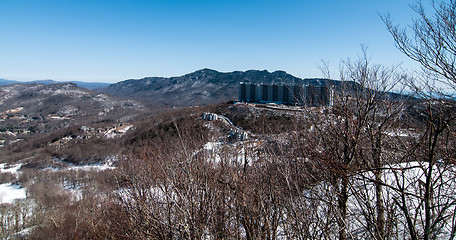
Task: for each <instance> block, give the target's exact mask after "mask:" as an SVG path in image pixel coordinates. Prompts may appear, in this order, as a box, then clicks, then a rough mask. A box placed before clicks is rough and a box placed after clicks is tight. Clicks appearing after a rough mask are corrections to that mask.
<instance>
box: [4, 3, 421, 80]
mask: <svg viewBox="0 0 456 240" xmlns="http://www.w3.org/2000/svg"><path fill="white" fill-rule="evenodd" d="M411 3H413V1H407V0H368V1H366V0H346V1H337V0H322V1H307V0H282V1H279V0H263V1H259V0H193V1H190V0H160V1H159V0H149V1H146V0H77V1H76V0H74V1H70V0H0V78H5V79H12V80H36V79H54V80H62V81H68V80H81V81H104V82H117V81H122V80H125V79H130V78H142V77H146V76H180V75H183V74H186V73H189V72H193V71H195V70H198V69H202V68H212V69H215V70H218V71H223V72H228V71H235V70H242V71H244V70H249V69H259V70H263V69H266V70H268V71H275V70H284V71H287V72H288V73H290V74H293V75H295V76H297V77H301V78H311V77H322V74H321V71H320V70H319V68H318V67H317V66H318V65H319V64H320V63H321V61H322V60H324V61H329V63H330V66H331V70H332V71H333V73H334V74H333V75H335V74H336V73H337V70H338V65H339V62H340V60H341V59H346V58H356V57H357V56H358V55H359V54H360V53H361V44H364V45H367V46H368V54H369V55H370V56H371V57H372V62H373V63H379V64H385V65H388V66H390V65H393V64H399V63H402V67H403V68H405V69H409V70H413V69H417V68H418V66H417V64H415V63H413V62H412V61H411V60H409V59H407V58H406V57H405V56H403V55H402V54H401V53H400V52H399V51H398V50H397V49H396V48H395V47H394V42H393V40H392V38H391V36H390V35H389V33H388V32H387V30H386V27H385V26H384V24H383V22H382V21H381V19H380V17H379V14H383V13H386V12H389V13H390V14H391V16H392V18H393V19H394V20H395V22H396V23H398V24H401V25H407V24H410V23H411V20H412V17H414V14H413V12H412V10H411V9H410V7H409V4H411ZM334 78H337V77H334Z"/></svg>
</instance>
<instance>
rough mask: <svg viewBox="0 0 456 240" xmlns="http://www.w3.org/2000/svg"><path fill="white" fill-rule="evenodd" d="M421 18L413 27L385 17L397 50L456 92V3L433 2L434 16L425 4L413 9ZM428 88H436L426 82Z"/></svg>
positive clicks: (419, 3) (419, 4)
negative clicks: (395, 23) (394, 22)
mask: <svg viewBox="0 0 456 240" xmlns="http://www.w3.org/2000/svg"><path fill="white" fill-rule="evenodd" d="M412 9H413V10H414V11H415V12H416V14H417V15H418V18H417V19H415V20H414V21H413V25H411V26H410V27H406V28H401V27H400V26H398V25H394V24H393V21H392V19H391V17H390V15H384V16H383V17H382V19H383V21H384V22H385V24H386V26H387V28H388V30H389V32H390V33H391V35H392V36H393V38H394V40H395V42H396V46H397V48H398V49H399V50H400V51H401V52H403V53H404V54H405V55H406V56H408V57H409V58H410V59H412V60H414V61H417V62H419V63H420V64H421V66H422V67H423V69H424V70H425V71H426V72H428V73H431V74H432V75H433V76H434V77H435V78H434V79H433V80H436V81H437V82H440V83H443V84H444V85H445V86H446V87H451V88H452V89H453V90H455V89H456V70H455V68H454V67H455V64H456V10H455V9H456V1H455V0H449V1H437V2H436V1H432V10H433V15H430V14H429V13H428V12H427V11H426V10H427V9H426V8H425V7H424V6H423V4H422V2H421V1H418V2H417V3H416V4H415V5H412ZM424 83H425V84H424V86H432V85H430V84H429V83H430V82H427V81H426V82H424Z"/></svg>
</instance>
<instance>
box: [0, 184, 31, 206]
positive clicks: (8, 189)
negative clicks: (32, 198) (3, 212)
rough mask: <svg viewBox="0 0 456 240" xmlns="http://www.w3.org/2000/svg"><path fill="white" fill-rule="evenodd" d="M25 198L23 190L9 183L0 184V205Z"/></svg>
mask: <svg viewBox="0 0 456 240" xmlns="http://www.w3.org/2000/svg"><path fill="white" fill-rule="evenodd" d="M25 198H27V194H26V191H25V188H21V186H19V185H14V184H11V183H4V184H0V204H2V203H13V202H14V201H15V200H18V199H25Z"/></svg>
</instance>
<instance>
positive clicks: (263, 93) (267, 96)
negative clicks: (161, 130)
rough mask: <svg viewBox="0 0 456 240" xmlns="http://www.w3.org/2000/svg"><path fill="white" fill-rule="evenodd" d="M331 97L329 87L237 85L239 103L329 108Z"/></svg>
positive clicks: (331, 92) (331, 91) (242, 83)
mask: <svg viewBox="0 0 456 240" xmlns="http://www.w3.org/2000/svg"><path fill="white" fill-rule="evenodd" d="M332 96H333V88H332V87H329V86H315V85H286V84H280V85H279V84H254V83H245V82H241V83H239V101H240V102H258V103H278V104H289V105H305V106H329V105H331V102H332Z"/></svg>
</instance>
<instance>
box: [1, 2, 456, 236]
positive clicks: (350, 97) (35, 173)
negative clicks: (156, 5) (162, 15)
mask: <svg viewBox="0 0 456 240" xmlns="http://www.w3.org/2000/svg"><path fill="white" fill-rule="evenodd" d="M433 6H434V9H433V10H434V12H435V13H434V15H432V16H428V15H427V12H426V11H425V10H424V8H423V7H422V6H421V5H420V4H419V3H418V4H417V5H416V6H414V9H415V10H416V13H417V14H418V17H417V19H416V21H415V25H414V26H413V28H412V29H411V30H412V31H411V33H410V31H408V30H407V31H406V30H404V29H402V28H400V27H399V26H395V25H394V24H393V22H392V21H391V20H390V18H389V16H383V20H384V22H385V24H386V26H387V27H388V29H389V31H390V32H391V34H392V36H393V37H394V39H395V41H396V42H397V46H398V48H399V50H400V51H402V52H403V53H404V54H406V55H407V56H409V57H410V58H412V59H414V60H416V61H418V62H419V63H421V64H422V66H423V71H422V72H420V73H419V74H418V73H417V74H410V73H406V72H404V71H403V70H401V69H400V68H398V67H386V66H380V65H375V64H373V63H371V62H370V60H369V57H368V56H367V52H366V51H363V55H362V56H361V57H360V58H359V59H357V60H346V61H343V62H342V63H341V69H340V75H339V76H337V78H338V79H340V86H341V88H340V90H339V91H337V92H336V94H335V95H334V103H333V105H332V106H325V107H305V106H297V107H284V108H279V107H275V106H274V107H273V108H271V107H270V106H268V105H261V104H258V105H256V104H231V103H230V104H214V105H208V106H203V107H192V108H182V109H169V110H166V111H162V112H160V113H157V112H155V113H153V114H152V113H142V114H136V115H135V117H134V118H128V120H124V121H123V122H122V124H123V126H125V125H127V124H131V126H134V127H133V128H132V130H129V131H126V133H125V134H124V135H122V136H120V137H117V138H113V139H111V138H106V137H105V138H102V137H96V136H95V135H91V134H92V133H91V132H90V131H93V129H102V130H99V131H98V132H100V131H103V128H105V129H106V126H108V125H109V124H111V125H112V124H113V123H116V124H117V125H116V126H120V123H118V122H115V121H102V120H99V121H92V122H90V121H89V122H87V123H84V124H85V125H84V127H83V125H77V124H74V125H72V126H65V127H60V128H59V129H57V130H55V131H50V132H46V133H42V134H36V135H32V136H31V137H29V138H27V139H26V140H24V141H20V142H17V143H15V144H11V145H9V146H7V147H4V148H1V149H0V154H1V156H2V159H4V160H5V161H6V162H9V163H10V164H11V165H13V164H15V163H21V164H22V166H21V174H20V175H18V176H15V175H14V174H11V173H0V183H7V182H11V181H13V182H15V183H17V184H19V185H21V186H22V187H24V188H26V189H27V198H26V199H24V200H17V201H15V202H14V203H11V204H10V203H7V204H1V205H0V221H2V223H3V225H2V228H1V229H0V237H1V238H10V239H341V240H345V239H454V238H455V236H456V214H455V212H456V197H455V196H456V168H455V164H456V151H455V150H456V149H455V148H456V132H455V131H454V128H455V127H456V125H455V120H456V119H455V117H456V115H455V113H456V109H455V108H456V104H455V101H454V95H453V94H452V92H453V91H454V90H455V88H456V71H455V69H454V63H455V62H456V57H455V56H456V37H455V36H456V33H455V32H456V31H455V26H456V13H455V9H456V1H454V0H451V1H449V2H441V3H437V2H436V3H434V5H433ZM327 72H329V71H327ZM327 77H328V78H331V76H329V75H328V76H327ZM353 83H355V84H353ZM391 91H395V92H397V93H404V94H405V93H407V95H408V97H400V98H399V97H393V96H396V95H391V94H389V93H390V92H391ZM204 112H210V113H215V114H218V116H222V115H223V116H225V117H226V118H228V119H230V120H231V121H232V123H233V125H234V126H233V125H231V124H229V123H227V122H226V121H225V122H224V121H223V120H220V119H219V120H214V121H208V120H204V119H202V118H201V115H202V114H203V113H204ZM86 125H87V126H90V128H89V127H85V126H86ZM87 129H92V130H90V131H89V130H87ZM108 130H109V129H108ZM108 130H106V131H108ZM234 130H236V131H242V132H245V133H246V134H247V135H248V138H246V139H242V140H239V139H235V138H232V137H231V136H232V134H231V133H233V131H234ZM81 136H82V137H81ZM62 139H69V140H65V141H63V140H62ZM107 159H111V160H112V161H113V162H114V163H113V165H111V166H112V167H111V168H108V169H106V170H103V171H100V170H87V171H81V170H76V169H75V168H73V169H72V168H67V166H86V165H88V164H96V163H100V162H105V161H107ZM75 192H77V193H78V194H74V193H75Z"/></svg>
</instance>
